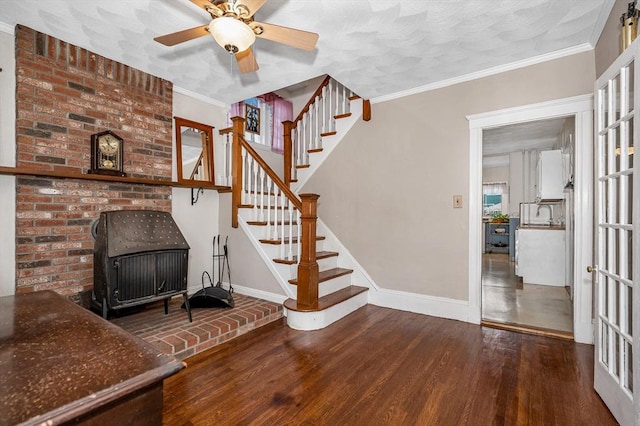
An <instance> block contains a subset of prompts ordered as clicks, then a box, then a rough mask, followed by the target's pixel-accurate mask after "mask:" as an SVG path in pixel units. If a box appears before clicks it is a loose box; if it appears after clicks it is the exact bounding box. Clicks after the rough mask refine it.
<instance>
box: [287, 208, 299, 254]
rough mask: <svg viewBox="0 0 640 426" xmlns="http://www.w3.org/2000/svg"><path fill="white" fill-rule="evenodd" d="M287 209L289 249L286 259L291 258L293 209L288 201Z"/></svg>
mask: <svg viewBox="0 0 640 426" xmlns="http://www.w3.org/2000/svg"><path fill="white" fill-rule="evenodd" d="M287 201H288V200H287ZM287 211H288V213H289V251H288V252H287V260H291V259H293V211H292V209H291V202H290V201H289V202H288V203H287ZM298 239H299V238H298Z"/></svg>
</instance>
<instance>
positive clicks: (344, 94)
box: [342, 85, 349, 114]
mask: <svg viewBox="0 0 640 426" xmlns="http://www.w3.org/2000/svg"><path fill="white" fill-rule="evenodd" d="M347 102H349V95H348V94H347V87H346V86H345V85H342V114H344V113H345V112H347Z"/></svg>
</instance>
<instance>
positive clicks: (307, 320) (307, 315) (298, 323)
mask: <svg viewBox="0 0 640 426" xmlns="http://www.w3.org/2000/svg"><path fill="white" fill-rule="evenodd" d="M367 297H368V296H367V292H364V293H360V294H358V295H356V296H354V297H352V298H350V299H347V300H345V301H344V302H342V303H339V304H337V305H334V306H332V307H331V308H329V309H326V310H324V311H318V312H296V311H291V310H287V312H286V315H287V325H288V326H289V327H291V328H293V329H296V330H319V329H321V328H324V327H327V326H328V325H330V324H333V323H334V322H336V321H338V320H339V319H341V318H344V317H345V316H347V315H349V314H350V313H351V312H353V311H355V310H356V309H359V308H361V307H363V306H364V305H366V304H367Z"/></svg>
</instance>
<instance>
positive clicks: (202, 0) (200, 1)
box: [191, 0, 212, 10]
mask: <svg viewBox="0 0 640 426" xmlns="http://www.w3.org/2000/svg"><path fill="white" fill-rule="evenodd" d="M191 3H193V4H195V5H196V6H199V7H201V8H203V9H204V10H207V9H205V6H212V4H211V2H210V1H209V0H191Z"/></svg>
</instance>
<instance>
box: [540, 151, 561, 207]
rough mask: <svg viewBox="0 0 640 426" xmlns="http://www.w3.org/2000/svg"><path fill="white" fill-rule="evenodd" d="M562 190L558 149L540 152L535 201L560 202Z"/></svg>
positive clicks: (559, 152)
mask: <svg viewBox="0 0 640 426" xmlns="http://www.w3.org/2000/svg"><path fill="white" fill-rule="evenodd" d="M563 190H564V182H563V180H562V152H561V151H560V150H559V149H556V150H552V151H542V152H540V156H539V159H538V190H537V197H536V201H540V200H560V199H562V198H564V192H563Z"/></svg>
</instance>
